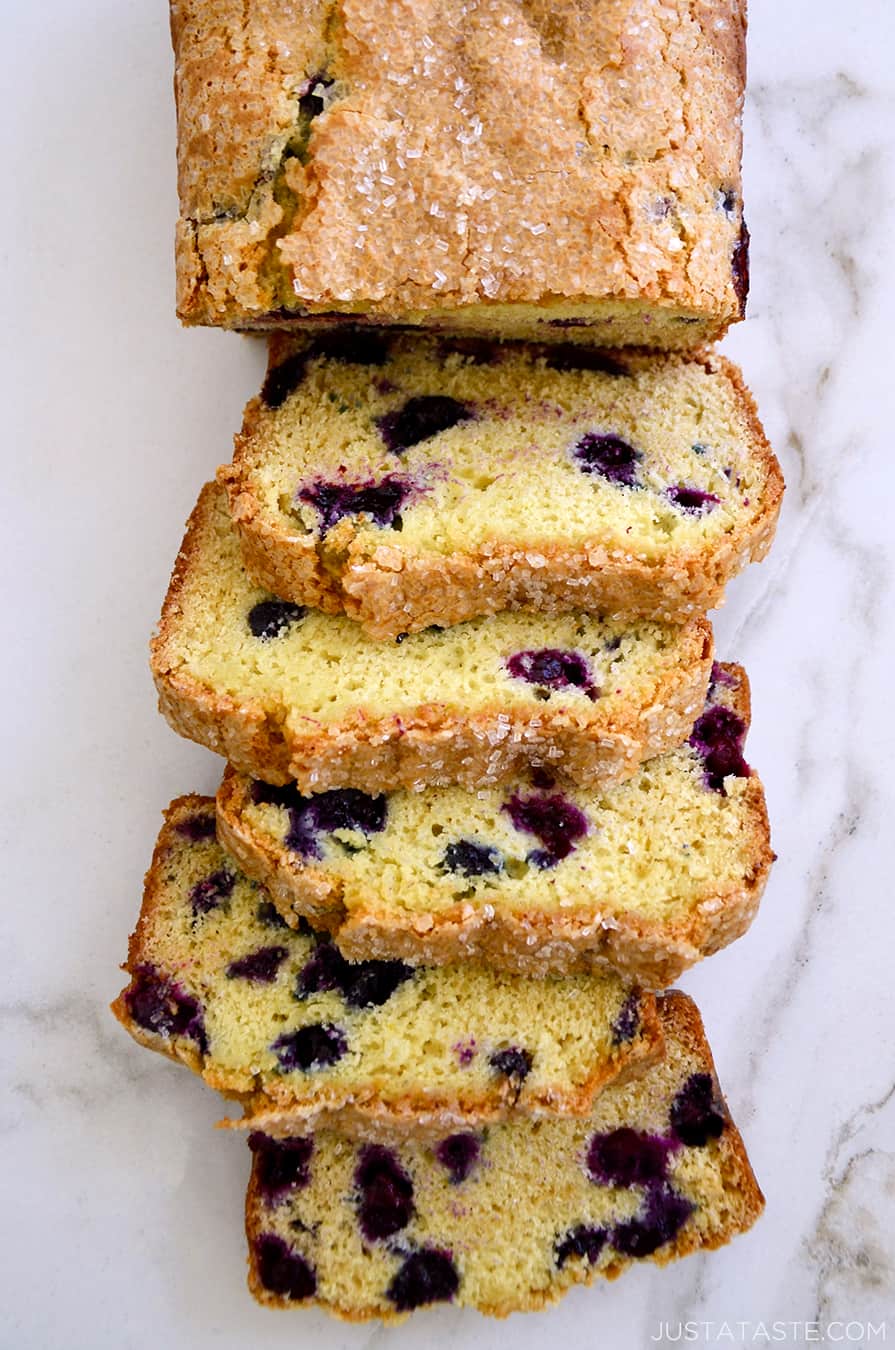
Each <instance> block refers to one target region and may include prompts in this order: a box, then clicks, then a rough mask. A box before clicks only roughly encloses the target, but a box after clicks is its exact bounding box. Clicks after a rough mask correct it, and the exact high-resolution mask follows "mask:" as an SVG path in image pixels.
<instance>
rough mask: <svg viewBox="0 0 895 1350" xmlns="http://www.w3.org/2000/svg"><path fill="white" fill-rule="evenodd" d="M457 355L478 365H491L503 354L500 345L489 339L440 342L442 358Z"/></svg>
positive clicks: (459, 339) (455, 338) (458, 338)
mask: <svg viewBox="0 0 895 1350" xmlns="http://www.w3.org/2000/svg"><path fill="white" fill-rule="evenodd" d="M452 353H456V354H457V355H458V356H465V357H467V358H468V359H469V360H470V361H474V362H475V363H476V365H489V364H490V363H491V362H492V361H495V360H497V358H498V357H499V356H500V355H501V354H502V348H501V346H500V343H498V342H491V341H489V339H488V338H474V337H443V338H440V339H439V342H438V354H439V356H441V357H442V358H444V357H445V356H450V355H451V354H452Z"/></svg>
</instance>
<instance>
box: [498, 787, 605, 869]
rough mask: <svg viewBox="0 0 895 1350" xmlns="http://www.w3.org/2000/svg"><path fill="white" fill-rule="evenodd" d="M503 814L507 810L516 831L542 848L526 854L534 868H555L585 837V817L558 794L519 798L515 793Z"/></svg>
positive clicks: (503, 808)
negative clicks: (530, 837)
mask: <svg viewBox="0 0 895 1350" xmlns="http://www.w3.org/2000/svg"><path fill="white" fill-rule="evenodd" d="M501 810H502V811H506V813H507V815H508V816H509V817H510V820H512V822H513V825H514V826H515V828H516V829H517V830H519V831H520V832H522V833H524V834H533V835H535V837H536V838H537V839H539V840H540V841H541V844H542V845H543V847H542V848H540V849H534V850H533V851H532V852H531V853H529V855H528V861H529V862H530V863H532V864H533V865H534V866H535V867H541V868H547V867H555V866H556V864H557V863H558V862H561V861H562V859H563V858H567V857H568V856H569V854H570V853H573V852H574V851H575V844H576V842H577V841H578V840H579V839H581V838H583V837H584V835H586V834H587V817H586V816H585V814H584V812H583V811H579V809H578V807H577V806H575V804H574V802H570V801H569V800H568V798H567V797H564V796H563V795H562V794H561V793H558V792H557V793H555V794H554V795H553V796H552V797H543V796H540V795H538V796H531V797H522V796H521V795H520V794H519V793H516V794H515V795H514V796H512V797H511V798H510V800H509V801H508V802H506V803H505V805H504V806H502V807H501Z"/></svg>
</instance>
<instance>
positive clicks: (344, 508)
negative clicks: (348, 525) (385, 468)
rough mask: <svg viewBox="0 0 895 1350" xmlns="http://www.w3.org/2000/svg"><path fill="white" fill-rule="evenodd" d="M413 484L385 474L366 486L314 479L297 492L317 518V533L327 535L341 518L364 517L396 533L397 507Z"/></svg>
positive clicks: (364, 484)
mask: <svg viewBox="0 0 895 1350" xmlns="http://www.w3.org/2000/svg"><path fill="white" fill-rule="evenodd" d="M413 491H414V484H413V482H412V481H411V480H410V479H409V478H401V477H399V476H398V475H397V474H388V475H386V477H385V478H381V479H379V481H378V482H377V481H375V480H373V479H370V480H369V481H368V482H366V483H327V482H325V481H324V480H323V479H318V480H317V481H316V482H315V483H312V484H311V486H310V487H303V488H300V489H299V493H298V496H299V500H300V501H303V502H308V503H309V504H310V505H311V506H313V507H314V509H315V510H316V511H317V512H318V513H319V515H320V533H321V534H322V535H323V534H327V533H328V531H329V530H331V529H332V528H333V526H334V525H336V524H338V522H339V521H340V520H342V519H343V518H344V517H345V516H360V515H364V516H367V517H368V518H369V519H370V520H371V521H372V522H373V524H374V525H379V526H381V528H382V529H391V530H400V529H401V527H402V524H403V521H402V518H401V507H402V506H403V505H404V502H405V501H406V500H407V498H408V496H409V495H410V493H411V492H413Z"/></svg>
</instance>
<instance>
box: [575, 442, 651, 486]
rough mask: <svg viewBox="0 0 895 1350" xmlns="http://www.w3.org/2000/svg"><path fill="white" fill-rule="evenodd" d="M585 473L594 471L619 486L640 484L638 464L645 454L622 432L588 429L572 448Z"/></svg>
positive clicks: (579, 465) (580, 467) (608, 481)
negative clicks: (620, 434) (630, 442)
mask: <svg viewBox="0 0 895 1350" xmlns="http://www.w3.org/2000/svg"><path fill="white" fill-rule="evenodd" d="M572 454H573V455H574V457H575V459H576V460H577V461H578V467H579V469H580V470H581V471H582V473H595V474H598V475H599V476H600V478H605V480H606V482H607V483H613V484H614V485H616V486H618V487H636V486H637V465H638V464H639V463H640V461H641V459H642V458H643V455H642V454H641V452H640V451H639V450H635V449H634V447H633V445H629V444H628V442H627V441H623V440H622V438H621V437H620V436H611V435H608V434H607V435H602V434H600V433H599V432H596V431H589V432H588V433H587V434H586V435H585V436H582V437H581V440H580V441H578V443H577V445H576V446H575V448H574V450H573V451H572Z"/></svg>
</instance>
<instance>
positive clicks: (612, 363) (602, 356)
mask: <svg viewBox="0 0 895 1350" xmlns="http://www.w3.org/2000/svg"><path fill="white" fill-rule="evenodd" d="M550 325H551V327H553V328H558V327H560V326H564V327H567V328H571V327H573V326H577V325H575V324H574V322H573V321H569V320H567V319H565V320H564V319H559V320H557V319H551V320H550ZM545 363H546V365H547V366H548V368H549V369H550V370H592V371H596V372H597V374H599V375H627V373H628V370H627V367H626V366H624V365H622V363H621V361H616V360H615V359H614V358H613V357H611V356H607V355H606V353H605V352H601V351H598V350H597V349H596V348H594V347H585V346H584V345H583V344H582V345H581V346H579V345H578V343H576V342H557V343H556V345H555V346H553V347H550V348H549V350H548V351H547V353H546V355H545Z"/></svg>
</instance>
